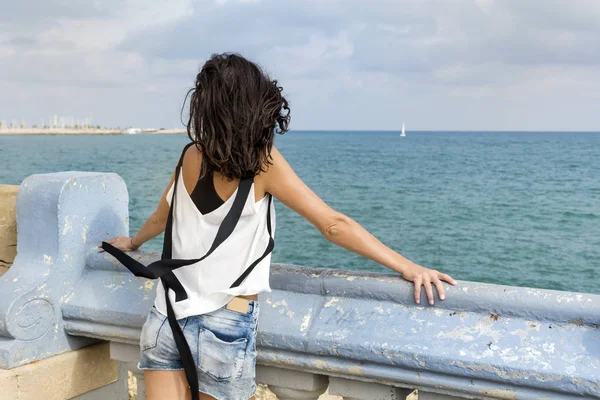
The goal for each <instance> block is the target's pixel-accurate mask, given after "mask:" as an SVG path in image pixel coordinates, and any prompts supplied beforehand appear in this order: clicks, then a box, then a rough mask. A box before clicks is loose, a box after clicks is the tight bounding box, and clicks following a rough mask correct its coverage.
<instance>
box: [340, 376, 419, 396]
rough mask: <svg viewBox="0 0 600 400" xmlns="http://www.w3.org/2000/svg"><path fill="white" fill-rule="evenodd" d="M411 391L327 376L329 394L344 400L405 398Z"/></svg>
mask: <svg viewBox="0 0 600 400" xmlns="http://www.w3.org/2000/svg"><path fill="white" fill-rule="evenodd" d="M411 393H412V390H410V389H405V388H399V387H395V386H390V385H384V384H381V383H376V382H363V381H358V380H352V379H345V378H338V377H333V376H332V377H329V394H331V395H335V396H342V397H343V398H344V400H405V399H406V396H408V395H409V394H411ZM419 400H422V399H421V397H420V396H419Z"/></svg>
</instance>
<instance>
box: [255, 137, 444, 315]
mask: <svg viewBox="0 0 600 400" xmlns="http://www.w3.org/2000/svg"><path fill="white" fill-rule="evenodd" d="M271 157H272V160H271V162H272V165H270V166H269V170H268V171H267V173H265V175H264V182H265V191H267V192H269V193H271V194H272V195H273V196H275V198H276V199H277V200H279V201H281V202H282V203H283V204H285V205H286V206H288V207H289V208H291V209H292V210H294V211H296V212H297V213H298V214H300V215H302V216H303V217H304V218H306V219H307V220H308V221H309V222H310V223H312V224H313V225H314V226H315V227H316V228H317V229H318V230H319V231H320V232H321V233H322V234H323V236H325V238H326V239H327V240H329V241H330V242H332V243H335V244H337V245H338V246H341V247H343V248H345V249H347V250H350V251H352V252H354V253H357V254H359V255H361V256H363V257H366V258H368V259H370V260H373V261H375V262H377V263H379V264H381V265H384V266H386V267H388V268H390V269H392V270H393V271H396V272H398V273H399V274H402V277H403V278H404V279H406V280H408V281H411V282H414V285H415V302H416V303H419V302H420V294H421V286H424V287H425V292H426V293H427V298H428V300H429V303H430V304H433V303H434V298H433V297H434V296H433V289H432V285H434V286H435V287H436V289H437V291H438V294H439V297H440V299H442V300H444V298H445V295H444V287H443V285H442V281H446V282H448V283H450V284H452V285H455V284H456V281H455V280H454V279H452V277H450V276H449V275H447V274H444V273H441V272H439V271H436V270H431V269H428V268H425V267H422V266H420V265H418V264H415V263H413V262H411V261H410V260H408V259H406V258H404V257H402V256H401V255H400V254H398V253H397V252H395V251H394V250H392V249H390V248H389V247H387V246H386V245H384V244H383V243H381V242H380V241H379V240H378V239H377V238H376V237H375V236H373V235H371V234H370V233H369V232H368V231H367V230H366V229H365V228H363V227H362V226H361V225H360V224H359V223H357V222H356V221H354V220H353V219H352V218H350V217H348V216H346V215H344V214H342V213H340V212H337V211H335V210H333V209H332V208H331V207H329V206H328V205H327V204H326V203H325V202H324V201H323V200H321V199H320V198H319V196H317V195H316V194H315V193H314V192H313V191H312V190H311V189H310V188H309V187H308V186H306V184H305V183H304V182H302V180H301V179H300V178H299V177H298V176H297V175H296V173H295V172H294V170H293V169H292V167H290V165H289V164H288V163H287V161H286V160H285V159H284V158H283V156H282V155H281V153H279V151H278V150H277V149H276V148H275V146H273V149H272V151H271Z"/></svg>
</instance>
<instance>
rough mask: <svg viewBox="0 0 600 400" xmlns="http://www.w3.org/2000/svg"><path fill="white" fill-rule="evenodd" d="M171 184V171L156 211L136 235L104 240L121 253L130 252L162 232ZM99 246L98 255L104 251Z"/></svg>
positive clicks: (172, 177)
mask: <svg viewBox="0 0 600 400" xmlns="http://www.w3.org/2000/svg"><path fill="white" fill-rule="evenodd" d="M173 182H175V171H173V173H172V174H171V180H170V181H169V184H168V185H167V187H166V189H165V190H164V192H163V194H162V196H161V198H160V201H159V202H158V206H157V207H156V211H154V213H152V215H151V216H150V218H148V219H147V220H146V222H145V223H144V225H143V226H142V228H141V229H140V230H139V232H138V233H137V234H136V235H134V236H133V237H132V238H130V237H129V236H117V237H114V238H112V239H108V240H106V242H107V243H110V244H112V245H113V246H115V247H116V248H118V249H119V250H121V251H132V250H137V249H138V248H139V247H140V246H141V245H142V244H144V243H146V242H147V241H148V240H150V239H152V238H153V237H155V236H158V235H159V234H160V233H161V232H163V231H164V230H165V226H166V224H167V217H168V216H169V203H168V202H167V193H168V192H169V189H170V188H171V185H172V184H173ZM100 246H101V245H98V252H99V253H101V252H103V251H104V249H102V248H101V247H100Z"/></svg>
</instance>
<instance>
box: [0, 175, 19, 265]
mask: <svg viewBox="0 0 600 400" xmlns="http://www.w3.org/2000/svg"><path fill="white" fill-rule="evenodd" d="M18 193H19V185H0V275H2V274H4V273H5V272H6V271H8V268H9V267H10V266H11V264H12V262H13V260H14V259H15V256H16V254H17V194H18Z"/></svg>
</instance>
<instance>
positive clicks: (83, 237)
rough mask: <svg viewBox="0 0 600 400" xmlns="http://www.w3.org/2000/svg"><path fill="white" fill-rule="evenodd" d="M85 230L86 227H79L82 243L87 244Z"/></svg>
mask: <svg viewBox="0 0 600 400" xmlns="http://www.w3.org/2000/svg"><path fill="white" fill-rule="evenodd" d="M87 229H88V227H87V225H83V226H82V227H81V239H82V240H83V243H85V242H87Z"/></svg>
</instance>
